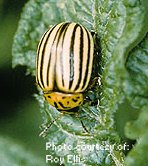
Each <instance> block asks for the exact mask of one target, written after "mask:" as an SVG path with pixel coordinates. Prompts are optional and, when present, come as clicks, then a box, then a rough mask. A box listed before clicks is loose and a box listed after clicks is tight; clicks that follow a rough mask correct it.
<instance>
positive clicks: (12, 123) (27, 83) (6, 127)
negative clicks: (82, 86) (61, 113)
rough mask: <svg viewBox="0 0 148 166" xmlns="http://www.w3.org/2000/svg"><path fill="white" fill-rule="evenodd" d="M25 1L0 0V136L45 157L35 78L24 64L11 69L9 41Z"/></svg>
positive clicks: (11, 41)
mask: <svg viewBox="0 0 148 166" xmlns="http://www.w3.org/2000/svg"><path fill="white" fill-rule="evenodd" d="M26 2H27V0H13V1H11V0H0V136H3V137H9V138H11V139H13V140H15V141H17V142H19V143H20V144H21V145H23V146H24V147H25V148H26V149H28V150H29V151H31V152H33V153H34V154H36V155H39V156H40V157H42V158H43V159H44V158H45V149H44V148H45V142H44V141H43V139H42V138H40V137H39V136H38V135H39V133H40V129H39V126H40V125H41V122H42V120H41V114H40V111H39V105H38V103H37V101H36V100H35V98H34V96H33V94H34V93H36V91H37V90H36V86H35V78H34V77H31V76H30V75H26V68H25V67H20V66H18V67H16V68H14V69H12V53H11V51H12V43H13V37H14V34H15V32H16V30H17V26H18V21H19V18H20V13H21V11H22V8H23V6H24V4H25V3H26Z"/></svg>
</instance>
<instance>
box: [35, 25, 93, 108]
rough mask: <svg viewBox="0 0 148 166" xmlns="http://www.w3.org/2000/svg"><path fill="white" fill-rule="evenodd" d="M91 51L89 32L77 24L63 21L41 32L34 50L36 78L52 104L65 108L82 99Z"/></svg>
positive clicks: (88, 77)
mask: <svg viewBox="0 0 148 166" xmlns="http://www.w3.org/2000/svg"><path fill="white" fill-rule="evenodd" d="M93 54H94V42H93V38H92V35H91V33H90V32H89V31H88V30H87V29H86V28H85V27H83V26H82V25H80V24H77V23H69V22H68V23H67V22H63V23H60V24H56V25H54V26H53V27H52V28H50V29H49V30H47V31H46V32H45V33H44V34H43V36H42V38H41V40H40V42H39V45H38V50H37V61H36V66H37V71H36V82H37V84H38V85H39V87H40V88H41V89H42V90H43V92H44V96H45V98H46V100H47V101H48V102H49V103H50V104H51V105H53V106H55V107H56V108H57V109H59V110H68V109H72V108H74V107H77V106H79V105H80V104H82V103H83V94H82V93H83V92H84V91H85V90H86V88H87V87H88V84H89V81H90V77H91V73H92V65H93V56H94V55H93Z"/></svg>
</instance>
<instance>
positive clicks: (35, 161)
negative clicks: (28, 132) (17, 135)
mask: <svg viewBox="0 0 148 166" xmlns="http://www.w3.org/2000/svg"><path fill="white" fill-rule="evenodd" d="M0 160H1V166H15V165H21V166H29V165H31V166H41V165H42V166H44V165H45V162H44V161H43V160H42V159H40V158H39V157H38V156H35V155H33V154H32V153H31V152H28V150H27V149H25V148H24V147H22V146H21V145H19V144H18V143H16V142H15V141H14V140H11V139H10V138H6V137H0Z"/></svg>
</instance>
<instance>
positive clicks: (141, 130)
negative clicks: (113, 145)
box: [125, 105, 148, 166]
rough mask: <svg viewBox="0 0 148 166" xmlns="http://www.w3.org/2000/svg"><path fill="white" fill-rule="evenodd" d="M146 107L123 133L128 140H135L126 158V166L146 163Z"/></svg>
mask: <svg viewBox="0 0 148 166" xmlns="http://www.w3.org/2000/svg"><path fill="white" fill-rule="evenodd" d="M147 128H148V105H146V106H145V107H143V109H142V110H141V113H140V115H139V118H138V119H137V120H135V121H133V122H128V123H127V125H126V128H125V133H126V135H127V137H128V138H131V139H137V143H136V144H135V145H134V147H133V149H132V150H131V151H130V153H129V154H128V156H127V158H126V165H130V166H139V165H144V164H146V163H147V162H148V155H147V150H148V143H147V140H148V131H147Z"/></svg>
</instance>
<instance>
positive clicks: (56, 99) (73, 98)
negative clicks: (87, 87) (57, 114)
mask: <svg viewBox="0 0 148 166" xmlns="http://www.w3.org/2000/svg"><path fill="white" fill-rule="evenodd" d="M44 96H45V98H46V100H47V101H48V103H49V104H51V105H52V106H54V107H56V108H57V109H59V110H69V109H72V108H75V107H77V106H79V105H81V104H82V103H83V94H82V93H71V94H67V93H62V92H44Z"/></svg>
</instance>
